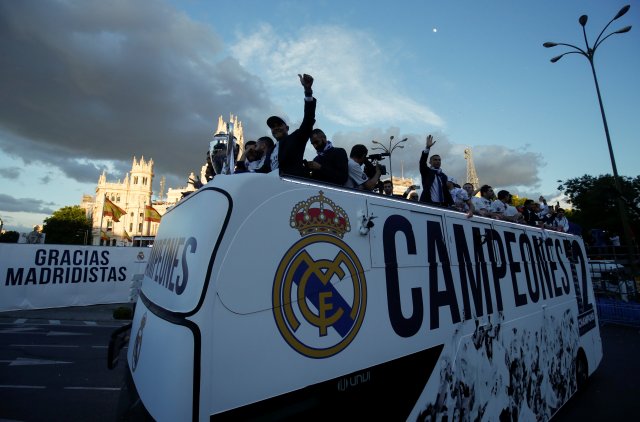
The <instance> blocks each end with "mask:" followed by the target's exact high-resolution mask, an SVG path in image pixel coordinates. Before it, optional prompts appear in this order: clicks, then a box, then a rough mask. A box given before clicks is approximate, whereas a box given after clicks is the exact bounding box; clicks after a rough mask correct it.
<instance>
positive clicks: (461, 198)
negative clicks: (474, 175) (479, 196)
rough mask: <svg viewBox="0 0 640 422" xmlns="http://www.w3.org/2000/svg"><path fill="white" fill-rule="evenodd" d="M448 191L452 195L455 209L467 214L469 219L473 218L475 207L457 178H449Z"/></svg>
mask: <svg viewBox="0 0 640 422" xmlns="http://www.w3.org/2000/svg"><path fill="white" fill-rule="evenodd" d="M447 189H449V192H450V193H451V198H452V199H453V206H454V208H455V209H457V210H458V211H463V212H466V213H467V218H471V217H473V209H474V207H473V203H472V202H471V198H469V194H468V193H467V191H466V190H464V189H462V188H461V187H460V185H459V184H458V181H457V180H456V179H455V178H453V177H449V178H448V179H447Z"/></svg>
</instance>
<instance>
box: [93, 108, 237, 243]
mask: <svg viewBox="0 0 640 422" xmlns="http://www.w3.org/2000/svg"><path fill="white" fill-rule="evenodd" d="M229 122H230V123H232V124H233V126H234V131H233V133H234V137H235V138H236V142H238V144H239V146H240V147H241V148H243V147H244V134H243V129H242V122H240V121H238V117H237V116H234V115H231V116H230V119H229ZM226 130H227V123H226V122H225V121H224V120H223V118H222V116H220V117H219V118H218V125H217V128H216V131H215V132H214V136H213V139H214V141H215V142H217V141H219V140H222V139H225V137H226ZM205 151H206V149H205ZM203 161H204V156H203ZM205 170H206V163H205V165H204V166H203V167H202V169H201V172H200V175H198V176H196V175H195V174H194V173H193V172H191V174H189V177H188V179H187V184H186V186H183V187H178V188H169V189H168V190H167V193H166V196H165V195H164V192H162V195H161V198H160V199H159V200H154V199H153V189H152V186H153V177H154V173H153V160H152V159H149V160H145V159H144V157H140V160H138V159H136V157H133V162H132V164H131V171H130V172H129V173H127V174H126V175H125V177H124V179H123V180H118V181H116V182H108V181H107V174H106V172H105V171H103V172H102V174H101V175H100V177H99V178H98V185H97V186H96V192H95V196H92V195H83V196H82V203H81V205H80V206H81V207H82V208H84V209H85V211H86V212H87V217H88V218H91V219H92V221H93V229H92V233H91V234H92V238H93V240H92V244H93V245H105V244H106V245H112V246H125V245H129V244H131V242H132V240H133V239H134V237H144V236H155V235H156V233H157V232H158V226H159V225H160V223H157V222H152V221H145V206H148V205H151V206H152V207H153V208H154V209H155V210H156V211H158V213H159V214H160V215H164V213H165V212H166V211H167V209H168V208H169V207H171V206H173V205H175V204H177V203H178V202H179V201H180V200H181V199H182V198H183V196H184V195H185V193H186V194H188V193H191V192H194V191H195V190H196V188H195V187H194V185H193V182H192V181H194V180H197V179H198V178H199V179H200V180H201V182H202V183H206V179H205V178H204V174H205ZM105 198H108V199H109V200H110V201H111V202H113V203H114V204H115V205H117V206H118V207H120V208H121V209H122V210H124V211H125V213H124V214H123V215H122V216H121V217H120V218H119V221H114V220H113V218H112V217H109V216H103V215H102V214H103V210H104V204H105ZM101 233H103V235H101ZM105 235H106V238H105ZM130 239H131V240H130Z"/></svg>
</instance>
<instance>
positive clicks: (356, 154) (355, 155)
mask: <svg viewBox="0 0 640 422" xmlns="http://www.w3.org/2000/svg"><path fill="white" fill-rule="evenodd" d="M368 152H369V150H368V149H367V147H365V146H364V145H362V144H356V145H354V146H353V147H352V148H351V153H350V154H349V163H348V164H349V177H348V178H347V183H345V184H344V186H345V187H347V188H356V189H364V190H372V189H373V188H374V187H376V185H377V184H378V181H379V180H380V175H381V171H380V165H376V171H375V174H374V175H373V176H371V177H368V176H367V175H366V174H365V172H364V170H363V169H362V164H364V162H365V160H366V159H367V153H368Z"/></svg>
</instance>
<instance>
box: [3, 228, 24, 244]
mask: <svg viewBox="0 0 640 422" xmlns="http://www.w3.org/2000/svg"><path fill="white" fill-rule="evenodd" d="M19 238H20V233H18V232H16V231H13V230H11V231H8V232H4V233H2V234H0V243H16V242H17V241H18V239H19Z"/></svg>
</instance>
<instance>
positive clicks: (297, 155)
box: [206, 74, 569, 232]
mask: <svg viewBox="0 0 640 422" xmlns="http://www.w3.org/2000/svg"><path fill="white" fill-rule="evenodd" d="M298 77H299V78H300V83H301V85H302V87H303V89H304V116H303V119H302V123H301V124H300V127H299V128H298V129H296V130H294V131H293V132H291V133H290V132H289V130H290V128H289V126H288V125H287V123H286V121H285V120H284V119H283V118H282V117H279V116H271V117H269V118H268V119H267V126H268V127H269V129H270V130H271V135H272V136H273V138H274V139H275V141H274V140H273V139H272V138H270V137H268V136H263V137H261V138H259V139H257V140H256V141H248V142H246V143H245V145H244V152H243V154H242V155H241V156H240V157H238V159H237V161H236V162H235V169H234V170H233V172H232V173H243V172H255V173H270V172H274V171H278V172H279V174H287V175H292V176H298V177H304V178H310V179H313V180H317V181H320V182H324V183H331V184H334V185H339V186H344V187H349V188H355V189H362V190H367V191H372V192H373V191H378V192H379V193H380V194H383V195H390V196H401V197H404V198H406V199H409V200H418V201H420V202H424V203H427V204H431V205H437V206H444V207H450V208H453V209H455V210H458V211H461V212H464V213H466V215H467V217H469V218H471V217H472V216H473V215H481V216H484V217H490V218H495V219H499V220H506V221H513V222H518V223H524V224H529V225H532V226H538V227H545V228H548V229H554V230H559V231H563V232H567V231H568V230H569V223H568V221H567V219H566V217H565V216H564V210H563V209H561V208H560V207H559V206H556V207H554V208H552V207H549V206H547V203H546V201H545V200H544V198H543V197H540V202H539V203H537V202H534V201H533V200H531V199H527V200H526V201H525V203H524V205H523V207H521V208H516V207H515V206H513V205H512V204H511V200H512V195H511V194H510V193H509V192H508V191H506V190H500V191H499V192H498V193H497V195H496V194H495V193H494V190H493V188H492V187H491V186H489V185H483V186H481V187H480V189H477V190H476V189H474V186H473V184H471V183H468V182H467V183H464V184H463V185H462V187H461V186H460V185H459V184H458V183H457V181H456V180H455V179H454V178H453V177H448V176H447V175H446V174H445V173H444V172H443V170H442V167H441V165H442V159H441V157H440V156H439V155H437V154H434V155H431V156H430V155H429V153H430V151H431V148H432V147H433V146H434V145H435V143H436V141H435V140H434V138H433V136H432V135H428V136H427V138H426V144H425V148H424V150H423V151H422V153H421V156H420V159H419V162H418V164H419V169H420V176H421V179H422V193H421V194H420V196H419V197H418V192H417V189H418V188H419V186H417V185H411V186H409V187H408V188H407V190H406V191H405V193H404V194H403V195H395V194H394V193H393V184H392V181H391V180H385V181H382V180H381V179H380V178H381V176H382V175H383V173H384V168H383V166H381V165H380V164H378V163H377V161H376V160H375V159H372V158H373V156H368V149H367V147H366V146H365V145H362V144H356V145H354V146H353V147H352V148H351V151H350V153H349V156H348V157H347V152H346V151H345V149H343V148H340V147H337V146H335V145H333V143H332V142H331V141H330V140H329V139H327V136H326V134H325V133H324V131H322V130H321V129H318V128H314V125H315V122H316V120H315V111H316V99H315V98H314V97H313V90H312V86H313V77H312V76H311V75H308V74H304V75H298ZM307 141H310V142H311V145H312V146H313V147H314V149H315V150H316V156H315V157H314V158H313V160H311V161H307V160H305V159H304V158H303V156H304V150H305V147H306V144H307ZM214 151H215V152H214V156H211V155H209V154H207V171H206V178H207V181H208V180H211V179H212V178H213V177H214V176H215V174H218V173H220V172H221V170H220V168H221V167H222V164H221V160H224V158H225V154H226V147H225V148H224V149H223V148H220V149H219V150H215V149H214ZM236 154H237V149H236Z"/></svg>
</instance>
